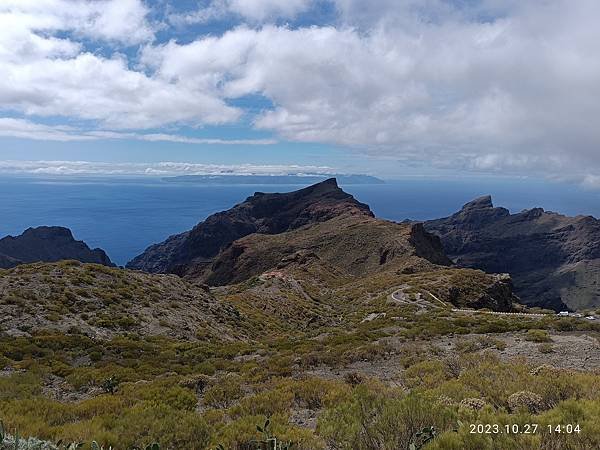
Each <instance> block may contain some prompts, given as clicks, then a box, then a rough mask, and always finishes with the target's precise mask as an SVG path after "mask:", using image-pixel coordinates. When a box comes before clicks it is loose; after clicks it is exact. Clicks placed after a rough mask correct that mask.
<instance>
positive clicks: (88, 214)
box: [0, 176, 600, 265]
mask: <svg viewBox="0 0 600 450" xmlns="http://www.w3.org/2000/svg"><path fill="white" fill-rule="evenodd" d="M300 187H301V186H298V185H204V184H194V183H174V182H164V181H162V180H160V179H153V178H131V179H125V178H114V179H111V178H83V177H81V178H65V177H57V178H49V177H13V176H2V177H0V237H3V236H6V235H17V234H20V233H22V232H23V231H24V230H25V229H26V228H28V227H35V226H40V225H60V226H65V227H68V228H70V229H71V230H72V231H73V234H74V235H75V237H76V238H77V239H80V240H84V241H86V243H88V245H90V247H101V248H103V249H104V250H105V251H106V252H107V253H108V255H109V256H110V258H111V259H112V260H113V261H114V262H115V263H117V264H119V265H124V264H125V263H126V262H127V261H129V260H130V259H131V258H133V257H134V256H136V255H138V254H139V253H141V252H142V251H143V250H144V249H145V248H146V247H148V246H149V245H151V244H153V243H157V242H160V241H163V240H164V239H165V238H167V237H168V236H170V235H172V234H175V233H180V232H182V231H185V230H188V229H190V228H191V227H193V226H194V225H195V224H197V223H198V222H200V221H202V220H203V219H204V218H206V217H207V216H209V215H210V214H213V213H215V212H217V211H222V210H225V209H228V208H230V207H232V206H233V205H235V204H237V203H240V202H242V201H243V200H244V199H246V197H248V196H249V195H252V194H253V193H254V192H256V191H261V192H286V191H292V190H296V189H299V188H300ZM341 187H342V188H343V189H344V190H346V191H347V192H349V193H351V194H353V195H354V196H355V197H356V198H357V199H358V200H360V201H362V202H365V203H367V204H369V205H370V206H371V209H372V210H373V211H374V213H375V214H376V215H377V216H378V217H382V218H385V219H389V220H395V221H401V220H404V219H414V220H426V219H432V218H438V217H445V216H447V215H449V214H452V213H453V212H455V211H457V210H458V209H460V207H461V206H462V205H463V204H464V203H466V202H468V201H470V200H472V199H473V198H475V197H478V196H481V195H486V194H491V195H492V197H493V200H494V204H495V205H496V206H504V207H506V208H508V209H510V210H511V211H512V212H516V211H521V210H523V209H525V208H532V207H537V206H540V207H543V208H544V209H547V210H551V211H557V212H561V213H563V214H568V215H577V214H585V215H593V216H596V217H598V216H600V201H599V200H600V192H597V191H586V190H583V189H582V188H580V187H578V186H575V185H569V184H562V183H549V182H545V181H532V180H525V179H511V180H507V179H497V178H490V179H461V180H456V179H449V180H431V179H423V178H416V179H409V180H399V181H389V182H387V183H386V184H381V185H342V186H341Z"/></svg>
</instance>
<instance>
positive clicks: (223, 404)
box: [204, 375, 244, 408]
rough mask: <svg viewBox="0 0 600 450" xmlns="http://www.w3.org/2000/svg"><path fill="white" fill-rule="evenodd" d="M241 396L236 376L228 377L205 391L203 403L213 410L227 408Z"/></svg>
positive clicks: (239, 383)
mask: <svg viewBox="0 0 600 450" xmlns="http://www.w3.org/2000/svg"><path fill="white" fill-rule="evenodd" d="M243 395H244V391H243V389H242V384H241V380H240V378H239V377H238V376H236V375H235V376H234V375H229V376H226V377H224V379H222V380H219V382H218V383H217V384H215V385H214V386H211V387H210V388H208V389H206V391H205V392H204V403H205V404H206V405H208V406H211V407H213V408H228V407H229V406H231V405H232V404H233V403H234V402H235V401H236V400H238V399H239V398H241V397H242V396H243Z"/></svg>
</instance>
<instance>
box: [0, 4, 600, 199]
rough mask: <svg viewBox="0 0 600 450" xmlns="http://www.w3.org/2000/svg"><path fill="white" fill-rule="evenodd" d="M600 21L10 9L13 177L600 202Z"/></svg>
mask: <svg viewBox="0 0 600 450" xmlns="http://www.w3.org/2000/svg"><path fill="white" fill-rule="evenodd" d="M598 17H600V2H598V1H597V0H577V1H568V0H375V1H364V0H177V1H175V0H1V1H0V172H2V171H4V172H11V171H12V172H23V173H36V171H37V172H40V173H73V171H75V172H77V171H81V170H82V169H81V168H82V167H83V168H84V171H85V170H90V171H92V172H94V173H98V172H103V171H106V172H107V173H109V172H110V171H113V172H114V170H131V171H142V172H145V171H146V169H147V171H146V172H148V173H153V172H152V171H153V170H156V168H157V167H164V166H161V165H160V163H172V165H171V166H168V167H171V168H173V171H175V172H182V173H190V171H197V172H201V171H202V170H205V169H206V167H211V168H213V169H214V168H215V167H222V168H223V170H224V171H227V170H230V171H234V172H235V171H237V170H242V171H244V170H245V171H246V172H248V171H249V170H250V169H248V168H249V167H250V168H256V170H257V171H258V172H260V173H263V172H265V171H267V172H268V171H269V170H270V169H269V168H273V167H274V169H273V170H274V171H275V172H277V173H280V172H281V171H282V170H283V171H285V169H286V168H288V169H289V170H290V171H296V172H302V171H305V172H306V171H313V172H314V171H316V172H319V171H321V172H324V171H331V172H334V173H367V174H372V175H378V176H381V177H384V178H385V177H387V178H401V177H403V176H432V177H436V176H437V177H442V176H450V177H471V176H473V177H478V176H479V177H480V176H496V177H511V176H514V177H534V178H541V179H548V180H560V181H566V182H569V183H574V184H578V185H581V186H584V187H586V188H592V189H594V188H600V102H599V101H598V99H599V98H600V58H599V57H598V55H600V27H599V26H598V24H597V18H598ZM110 163H112V164H110ZM115 167H117V169H115ZM240 167H242V168H243V169H240ZM86 168H88V169H86ZM119 168H120V169H119ZM128 168H131V169H128ZM261 171H262V172H261ZM244 173H245V172H244Z"/></svg>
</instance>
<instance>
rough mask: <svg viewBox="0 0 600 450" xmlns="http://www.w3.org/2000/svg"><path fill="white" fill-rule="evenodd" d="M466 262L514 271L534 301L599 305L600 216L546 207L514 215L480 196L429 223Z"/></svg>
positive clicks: (524, 295)
mask: <svg viewBox="0 0 600 450" xmlns="http://www.w3.org/2000/svg"><path fill="white" fill-rule="evenodd" d="M425 228H426V229H427V230H429V231H430V232H432V233H435V234H436V235H438V236H439V237H440V238H441V240H442V243H443V246H444V249H445V250H446V253H447V254H448V256H449V257H450V258H451V259H452V260H453V261H454V262H455V263H456V264H458V265H459V266H461V267H470V268H477V269H481V270H484V271H486V272H493V273H502V272H506V273H510V274H511V276H512V278H513V281H514V285H515V289H516V292H517V294H518V295H519V297H520V298H521V299H522V300H523V301H524V302H525V303H527V304H529V305H536V306H543V307H548V308H553V309H556V310H560V309H567V308H569V309H583V308H589V307H594V306H597V298H598V296H600V221H599V220H597V219H595V218H593V217H591V216H576V217H568V216H564V215H561V214H557V213H554V212H551V211H545V210H544V209H542V208H533V209H529V210H524V211H521V212H519V213H516V214H511V213H510V211H509V210H507V209H506V208H500V207H495V206H494V205H493V203H492V199H491V197H490V196H484V197H480V198H478V199H475V200H473V201H471V202H469V203H467V204H465V205H464V206H463V208H462V209H461V210H460V211H458V212H457V213H455V214H453V215H451V216H449V217H446V218H443V219H437V220H430V221H427V222H425Z"/></svg>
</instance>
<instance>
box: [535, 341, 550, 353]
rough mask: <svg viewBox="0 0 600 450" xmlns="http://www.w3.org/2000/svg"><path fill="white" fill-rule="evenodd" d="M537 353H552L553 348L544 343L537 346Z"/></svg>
mask: <svg viewBox="0 0 600 450" xmlns="http://www.w3.org/2000/svg"><path fill="white" fill-rule="evenodd" d="M538 352H540V353H544V354H548V353H554V347H553V346H552V344H550V343H548V342H544V343H543V344H540V345H538Z"/></svg>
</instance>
